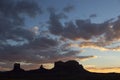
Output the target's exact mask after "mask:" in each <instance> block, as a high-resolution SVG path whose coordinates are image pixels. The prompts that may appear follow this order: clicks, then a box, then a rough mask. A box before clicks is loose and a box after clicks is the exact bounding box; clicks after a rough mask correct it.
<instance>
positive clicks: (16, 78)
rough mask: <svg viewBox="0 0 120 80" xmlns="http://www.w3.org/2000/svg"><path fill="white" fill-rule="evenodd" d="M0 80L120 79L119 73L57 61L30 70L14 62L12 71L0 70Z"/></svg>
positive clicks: (71, 62) (76, 63) (74, 62)
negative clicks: (47, 66) (47, 68)
mask: <svg viewBox="0 0 120 80" xmlns="http://www.w3.org/2000/svg"><path fill="white" fill-rule="evenodd" d="M0 80H120V74H117V73H104V74H103V73H91V72H88V71H86V70H85V69H84V68H83V66H82V65H79V63H78V62H76V61H68V62H61V61H58V62H55V67H54V68H53V69H51V70H46V69H44V68H43V66H41V67H40V69H37V70H31V71H24V70H23V69H21V68H20V64H17V63H16V64H15V65H14V69H13V70H12V71H7V72H0Z"/></svg>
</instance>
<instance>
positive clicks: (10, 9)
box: [0, 0, 120, 73]
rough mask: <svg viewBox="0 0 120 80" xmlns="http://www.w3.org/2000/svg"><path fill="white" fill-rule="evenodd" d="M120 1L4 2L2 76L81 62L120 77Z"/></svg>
mask: <svg viewBox="0 0 120 80" xmlns="http://www.w3.org/2000/svg"><path fill="white" fill-rule="evenodd" d="M119 34H120V0H0V70H1V71H6V70H11V69H12V67H13V64H14V63H20V64H21V66H22V68H24V69H26V70H29V69H36V68H39V66H40V65H41V64H43V65H44V67H46V68H51V67H53V66H54V65H53V63H54V62H56V61H59V60H61V61H68V60H77V61H78V62H79V63H80V64H82V65H83V66H84V68H85V69H87V70H89V71H92V72H103V73H106V72H119V73H120V63H119V61H120V58H119V57H120V35H119Z"/></svg>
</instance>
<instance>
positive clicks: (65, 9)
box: [63, 5, 75, 13]
mask: <svg viewBox="0 0 120 80" xmlns="http://www.w3.org/2000/svg"><path fill="white" fill-rule="evenodd" d="M74 9H75V7H74V6H73V5H68V6H66V7H64V8H63V11H64V12H67V13H69V12H71V11H73V10H74Z"/></svg>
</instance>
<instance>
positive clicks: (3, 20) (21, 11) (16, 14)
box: [0, 0, 42, 40]
mask: <svg viewBox="0 0 120 80" xmlns="http://www.w3.org/2000/svg"><path fill="white" fill-rule="evenodd" d="M41 12H42V11H41V8H40V7H39V6H38V5H37V3H35V2H34V1H28V0H26V1H24V0H20V1H16V0H12V1H7V0H1V1H0V37H1V39H4V40H6V39H14V38H13V36H16V38H19V37H23V38H26V37H24V36H23V34H24V33H25V32H28V33H30V34H32V33H31V32H30V31H28V30H26V29H23V28H22V26H24V21H25V17H24V16H25V15H26V16H29V17H31V18H32V17H34V16H36V15H37V14H41ZM22 15H24V16H22ZM19 29H20V30H19ZM23 32H24V33H23ZM20 33H21V34H20ZM28 33H27V34H26V33H25V35H28ZM17 34H18V35H17ZM31 36H32V35H31Z"/></svg>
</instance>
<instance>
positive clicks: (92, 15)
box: [89, 14, 97, 18]
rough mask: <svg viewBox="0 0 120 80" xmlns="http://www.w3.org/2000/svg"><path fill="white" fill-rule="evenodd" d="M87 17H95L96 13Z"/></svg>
mask: <svg viewBox="0 0 120 80" xmlns="http://www.w3.org/2000/svg"><path fill="white" fill-rule="evenodd" d="M89 17H90V18H95V17H97V15H96V14H91V15H90V16H89Z"/></svg>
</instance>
